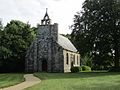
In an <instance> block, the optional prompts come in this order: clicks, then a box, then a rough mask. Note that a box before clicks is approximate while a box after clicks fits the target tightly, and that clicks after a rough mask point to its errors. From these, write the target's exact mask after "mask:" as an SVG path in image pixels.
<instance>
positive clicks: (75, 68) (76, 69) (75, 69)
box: [70, 67, 80, 73]
mask: <svg viewBox="0 0 120 90" xmlns="http://www.w3.org/2000/svg"><path fill="white" fill-rule="evenodd" d="M79 68H80V67H71V69H70V70H71V72H72V73H76V72H79Z"/></svg>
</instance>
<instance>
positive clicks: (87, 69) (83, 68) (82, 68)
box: [80, 66, 91, 71]
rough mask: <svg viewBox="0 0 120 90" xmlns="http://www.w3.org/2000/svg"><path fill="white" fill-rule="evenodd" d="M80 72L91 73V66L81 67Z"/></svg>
mask: <svg viewBox="0 0 120 90" xmlns="http://www.w3.org/2000/svg"><path fill="white" fill-rule="evenodd" d="M80 71H91V68H90V67H89V66H81V67H80Z"/></svg>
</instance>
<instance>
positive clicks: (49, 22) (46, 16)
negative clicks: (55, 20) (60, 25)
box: [41, 8, 51, 25]
mask: <svg viewBox="0 0 120 90" xmlns="http://www.w3.org/2000/svg"><path fill="white" fill-rule="evenodd" d="M47 10H48V9H47V8H46V13H45V16H44V18H43V19H42V20H41V25H50V24H51V19H50V18H49V16H48V13H47Z"/></svg>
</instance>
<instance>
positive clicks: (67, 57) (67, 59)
mask: <svg viewBox="0 0 120 90" xmlns="http://www.w3.org/2000/svg"><path fill="white" fill-rule="evenodd" d="M68 61H69V56H68V53H67V54H66V64H68V63H69V62H68Z"/></svg>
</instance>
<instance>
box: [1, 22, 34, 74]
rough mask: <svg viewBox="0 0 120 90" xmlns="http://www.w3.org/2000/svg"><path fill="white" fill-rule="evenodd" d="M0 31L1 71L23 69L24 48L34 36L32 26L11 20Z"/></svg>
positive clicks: (25, 48)
mask: <svg viewBox="0 0 120 90" xmlns="http://www.w3.org/2000/svg"><path fill="white" fill-rule="evenodd" d="M0 33H1V37H0V41H1V42H0V54H1V56H0V62H1V63H2V67H0V68H1V71H3V72H9V71H24V64H25V55H26V50H27V48H28V47H29V45H30V44H31V42H32V40H33V38H34V36H35V34H34V30H33V28H31V27H30V25H29V24H25V23H23V22H21V21H17V20H12V21H11V22H10V23H8V24H7V25H6V26H5V27H4V28H3V30H1V32H0Z"/></svg>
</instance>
